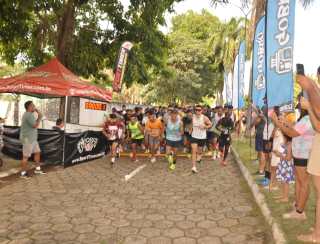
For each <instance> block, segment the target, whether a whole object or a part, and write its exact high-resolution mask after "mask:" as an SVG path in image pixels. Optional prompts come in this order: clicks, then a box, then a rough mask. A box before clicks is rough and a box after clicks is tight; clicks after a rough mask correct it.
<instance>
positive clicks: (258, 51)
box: [252, 16, 266, 108]
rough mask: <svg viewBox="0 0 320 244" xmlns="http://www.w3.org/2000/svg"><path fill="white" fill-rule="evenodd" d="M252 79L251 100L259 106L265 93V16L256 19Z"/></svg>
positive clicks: (261, 104)
mask: <svg viewBox="0 0 320 244" xmlns="http://www.w3.org/2000/svg"><path fill="white" fill-rule="evenodd" d="M252 81H253V82H252V101H253V104H254V105H256V106H257V107H260V108H261V107H262V106H263V104H264V103H263V98H264V96H265V95H266V78H265V16H263V17H261V19H260V20H259V21H258V23H257V26H256V31H255V35H254V41H253V59H252Z"/></svg>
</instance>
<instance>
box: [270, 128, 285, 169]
mask: <svg viewBox="0 0 320 244" xmlns="http://www.w3.org/2000/svg"><path fill="white" fill-rule="evenodd" d="M283 143H284V138H283V134H282V132H281V130H280V129H279V128H277V129H276V131H275V133H274V137H273V144H272V151H278V152H280V153H282V152H283V150H282V146H281V145H283ZM280 161H281V160H280V158H279V157H277V156H276V155H275V153H273V152H272V154H271V166H273V167H276V166H278V164H279V163H280Z"/></svg>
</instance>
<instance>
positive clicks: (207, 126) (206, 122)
mask: <svg viewBox="0 0 320 244" xmlns="http://www.w3.org/2000/svg"><path fill="white" fill-rule="evenodd" d="M204 123H205V125H206V129H209V128H211V127H212V123H211V121H210V119H209V118H208V117H207V116H205V117H204Z"/></svg>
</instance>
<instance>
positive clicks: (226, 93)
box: [223, 72, 232, 104]
mask: <svg viewBox="0 0 320 244" xmlns="http://www.w3.org/2000/svg"><path fill="white" fill-rule="evenodd" d="M223 100H224V103H225V104H232V74H231V73H227V72H225V73H224V83H223Z"/></svg>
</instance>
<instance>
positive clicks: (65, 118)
mask: <svg viewBox="0 0 320 244" xmlns="http://www.w3.org/2000/svg"><path fill="white" fill-rule="evenodd" d="M67 109H68V96H66V97H65V102H64V118H63V123H64V131H63V148H62V163H63V166H64V163H65V151H66V148H65V147H66V130H67Z"/></svg>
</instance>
